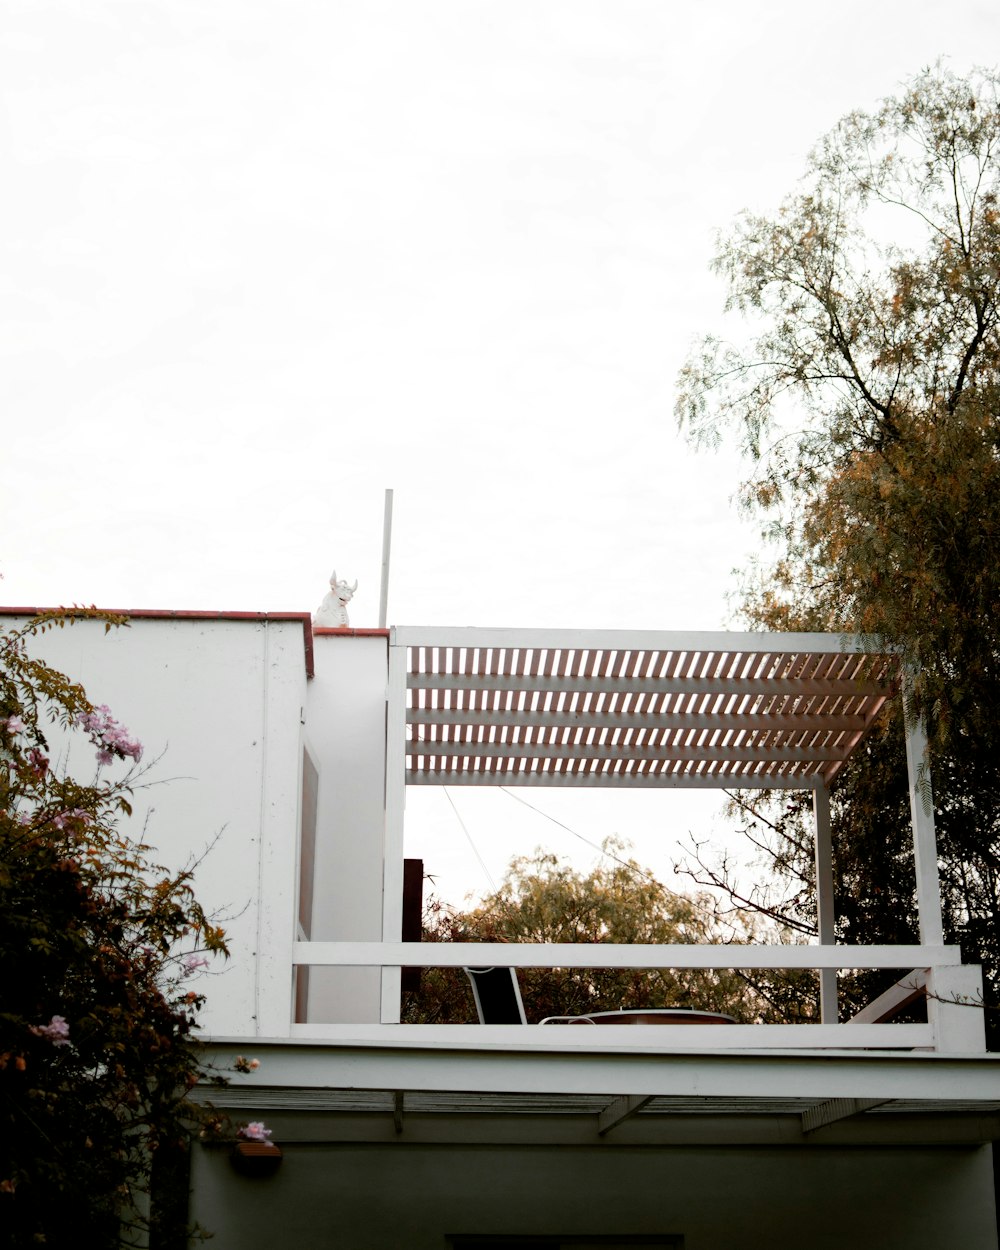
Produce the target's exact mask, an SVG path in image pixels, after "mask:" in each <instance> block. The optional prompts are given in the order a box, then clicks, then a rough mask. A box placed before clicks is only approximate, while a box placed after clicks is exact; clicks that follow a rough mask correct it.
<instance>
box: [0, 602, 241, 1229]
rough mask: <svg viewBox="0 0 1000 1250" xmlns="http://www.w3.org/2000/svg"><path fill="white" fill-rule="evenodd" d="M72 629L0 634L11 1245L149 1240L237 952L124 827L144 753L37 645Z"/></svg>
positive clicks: (0, 1176) (3, 1055) (0, 1154)
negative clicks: (89, 768) (211, 1005)
mask: <svg viewBox="0 0 1000 1250" xmlns="http://www.w3.org/2000/svg"><path fill="white" fill-rule="evenodd" d="M106 620H107V628H111V626H112V625H113V624H123V623H124V622H123V621H122V619H121V618H113V617H109V618H106ZM65 623H66V617H65V616H62V615H58V614H56V615H53V616H50V617H40V618H36V619H35V620H33V621H31V622H30V623H29V624H28V625H26V626H25V627H23V628H21V629H19V630H16V631H13V632H9V633H7V634H5V635H4V636H2V637H0V985H2V986H3V992H2V998H0V1245H3V1246H8V1247H22V1246H29V1245H36V1244H42V1243H44V1244H46V1245H48V1246H53V1247H62V1246H70V1245H76V1244H79V1240H80V1236H81V1233H83V1235H84V1236H85V1239H86V1242H87V1244H88V1245H91V1246H95V1247H101V1246H118V1245H119V1244H137V1241H136V1238H137V1237H138V1236H139V1235H140V1233H141V1232H144V1231H149V1232H151V1238H152V1239H151V1241H150V1243H149V1244H151V1245H153V1246H155V1245H157V1244H163V1237H164V1235H165V1233H166V1227H165V1226H166V1224H167V1222H168V1221H169V1219H170V1218H172V1217H171V1216H170V1213H168V1212H166V1211H165V1210H161V1209H160V1207H159V1206H158V1204H157V1202H156V1200H155V1195H154V1199H153V1202H152V1205H150V1201H149V1191H150V1177H151V1173H152V1172H153V1171H154V1170H158V1171H163V1172H169V1171H170V1170H171V1167H172V1166H173V1162H174V1160H176V1159H177V1158H179V1157H181V1156H182V1155H183V1153H184V1152H185V1151H186V1150H187V1148H188V1144H189V1138H190V1133H191V1126H192V1124H193V1123H194V1119H195V1112H194V1110H193V1108H192V1107H191V1105H190V1104H189V1103H188V1101H187V1095H188V1093H189V1091H190V1090H191V1089H192V1087H193V1086H194V1084H195V1083H196V1082H197V1080H198V1078H199V1064H198V1057H197V1052H196V1050H195V1049H194V1048H193V1047H192V1046H191V1045H190V1038H191V1032H192V1029H193V1027H194V1024H195V1018H196V1015H197V1012H198V1009H199V1007H200V1006H201V1004H202V1001H203V996H202V995H201V993H199V992H198V991H197V990H196V989H194V988H192V985H191V977H192V976H193V975H194V974H195V973H196V972H197V970H198V969H199V968H200V967H202V966H205V965H207V964H208V962H209V959H210V958H211V957H212V956H213V955H216V954H222V955H224V954H225V953H226V947H225V941H224V935H223V933H222V930H221V929H219V928H217V927H215V926H214V925H213V924H212V923H211V922H210V921H209V919H208V918H207V917H206V915H205V913H204V912H203V911H202V909H201V907H200V906H199V904H198V903H197V901H196V899H195V897H194V894H193V892H192V887H191V873H190V871H182V872H173V873H171V872H168V871H166V870H165V869H163V868H161V867H159V866H157V865H156V863H155V861H154V860H153V859H152V857H151V851H150V848H149V847H147V846H145V845H142V844H139V843H136V842H134V841H132V840H131V839H130V838H128V837H127V836H126V835H125V834H123V833H122V832H121V831H120V830H119V827H118V826H119V822H120V821H121V820H122V819H123V818H124V817H126V816H127V815H128V814H129V812H130V810H131V809H130V806H129V795H130V787H131V786H132V785H134V784H135V781H136V776H137V774H136V771H135V766H136V764H137V763H138V760H139V757H140V753H141V747H140V744H139V743H138V742H136V741H134V740H133V739H132V738H131V737H130V735H129V734H128V732H127V731H126V730H125V729H124V728H123V727H122V726H121V725H119V724H118V723H117V722H116V721H115V719H114V718H113V716H112V715H111V713H110V711H109V710H108V709H107V708H106V707H95V706H94V704H93V703H91V701H90V700H89V699H88V697H87V695H86V693H85V692H84V690H83V689H82V688H81V687H80V686H79V685H77V684H75V683H74V682H72V681H70V680H69V678H67V677H65V676H64V675H63V674H61V673H59V672H57V671H55V670H54V669H52V668H51V667H49V666H48V665H46V664H45V663H44V662H43V661H41V660H39V659H37V658H33V657H32V655H31V654H30V652H29V647H28V643H29V642H30V641H31V639H33V638H34V637H36V636H37V635H38V634H40V633H42V632H44V631H45V630H47V629H50V628H53V627H54V626H60V627H61V626H63V625H64V624H65ZM50 726H51V728H50ZM53 735H58V736H59V737H60V739H62V737H63V736H64V735H68V736H70V737H71V738H72V737H74V736H75V737H77V738H83V739H85V740H89V742H90V743H91V744H92V745H93V747H94V749H95V751H96V756H97V758H96V769H95V773H94V775H92V776H90V777H89V778H88V779H86V780H80V779H78V778H76V777H74V776H72V775H71V774H69V773H68V772H66V771H65V770H59V769H57V768H55V767H54V766H53V763H52V754H53V752H52V748H51V747H50V743H49V737H50V736H53ZM53 741H55V738H54V737H53ZM121 762H126V763H129V764H130V765H131V771H127V772H124V773H122V770H121V767H120V764H121ZM158 1238H159V1240H158Z"/></svg>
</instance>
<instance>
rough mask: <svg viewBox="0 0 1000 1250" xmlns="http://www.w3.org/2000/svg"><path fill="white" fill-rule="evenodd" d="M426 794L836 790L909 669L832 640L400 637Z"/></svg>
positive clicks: (493, 634) (413, 748)
mask: <svg viewBox="0 0 1000 1250" xmlns="http://www.w3.org/2000/svg"><path fill="white" fill-rule="evenodd" d="M392 645H394V646H396V647H403V648H405V649H406V688H407V710H406V722H407V729H406V737H407V741H406V763H407V769H406V780H407V781H408V782H409V783H410V784H415V785H487V786H488V785H510V786H609V787H651V788H652V787H716V788H721V787H727V788H740V787H744V788H746V787H754V788H782V789H798V788H807V787H812V786H815V785H816V784H818V783H820V782H822V783H824V784H827V785H828V784H829V783H830V782H831V781H832V780H833V778H834V777H835V776H836V774H837V772H838V771H839V770H840V768H841V767H842V766H843V763H844V761H845V760H846V759H847V757H848V756H849V755H850V753H851V752H852V751H853V750H854V748H855V747H856V746H857V745H858V743H859V742H860V741H861V739H862V738H863V736H864V734H865V732H866V731H867V730H868V729H869V727H870V726H871V724H872V722H873V720H874V718H875V717H876V715H877V714H878V712H879V710H880V708H881V707H882V706H883V704H884V703H885V701H886V699H887V698H889V697H890V696H891V695H892V694H893V693H894V692H895V690H896V688H897V684H898V672H899V660H898V657H897V656H894V655H891V654H886V653H885V652H872V651H869V650H867V649H865V648H864V647H863V646H862V644H861V643H860V641H859V640H857V639H854V638H844V637H841V636H839V635H828V634H739V633H728V632H725V633H721V632H720V633H711V634H705V633H700V634H677V633H647V632H641V633H639V632H635V633H633V632H627V633H623V632H620V631H615V632H609V631H579V630H566V631H560V630H500V629H496V630H484V629H434V628H420V629H416V628H414V629H410V628H397V629H396V630H394V631H393V633H392Z"/></svg>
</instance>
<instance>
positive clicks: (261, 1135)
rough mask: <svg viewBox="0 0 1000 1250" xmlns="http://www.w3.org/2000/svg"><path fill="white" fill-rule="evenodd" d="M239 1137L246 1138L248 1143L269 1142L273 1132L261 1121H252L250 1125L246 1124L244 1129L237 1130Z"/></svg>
mask: <svg viewBox="0 0 1000 1250" xmlns="http://www.w3.org/2000/svg"><path fill="white" fill-rule="evenodd" d="M236 1136H237V1137H245V1138H246V1140H247V1141H267V1139H268V1138H269V1137H270V1136H271V1130H270V1129H269V1128H265V1127H264V1125H263V1123H262V1122H261V1121H260V1120H251V1121H250V1123H249V1124H244V1125H243V1127H242V1128H238V1129H237V1130H236Z"/></svg>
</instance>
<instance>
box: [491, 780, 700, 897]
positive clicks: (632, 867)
mask: <svg viewBox="0 0 1000 1250" xmlns="http://www.w3.org/2000/svg"><path fill="white" fill-rule="evenodd" d="M497 789H498V790H502V791H503V793H504V794H506V795H507V797H508V798H510V799H516V800H517V802H518V803H523V804H524V806H525V807H530V808H531V810H532V811H533V812H537V813H538V815H539V816H544V817H545V819H546V820H551V821H552V823H553V824H554V825H558V826H559V828H560V829H565V830H566V832H567V833H571V834H572V835H573V837H574V838H579V839H580V841H581V842H585V843H586V844H587V846H589V847H592V848H593V849H594V850H595V851H599V852H600V854H601V855H606V856H607V857H608V859H613V860H614V861H615V863H616V864H621V866H622V867H623V868H627V869H628V870H629V872H632V873H637V874H640V875H642V876H643V877H645V878H646V880H647V881H650V882H652V884H653V885H655V886H657V887H658V888H659V889H661V890H663V891H664V892H665V893H666V894H672V895H674V896H675V897H680V896H679V895H678V892H677V891H676V890H671V889H669V888H668V887H667V886H665V885H664V884H663V882H662V881H660V880H659V879H658V878H656V877H654V876H653V874H652V873H651V872H650V871H649V870H648V869H646V868H643V867H642V866H641V865H640V864H635V863H632V862H630V861H629V860H627V859H622V858H621V857H620V856H619V855H616V854H615V853H614V851H609V850H608V849H607V848H606V847H604V846H601V845H600V844H599V843H597V842H591V840H590V839H589V838H585V837H584V836H583V834H582V833H577V831H576V830H575V829H571V828H570V827H569V825H564V824H563V822H562V821H561V820H557V819H556V818H555V816H550V815H549V813H548V812H543V811H542V809H541V808H540V807H535V805H534V804H533V803H529V802H528V800H527V799H522V798H521V796H520V795H519V794H514V793H513V792H512V791H510V790H508V789H507V787H506V786H497ZM685 897H686V896H685Z"/></svg>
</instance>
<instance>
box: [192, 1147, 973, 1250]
mask: <svg viewBox="0 0 1000 1250" xmlns="http://www.w3.org/2000/svg"><path fill="white" fill-rule="evenodd" d="M405 1131H406V1130H405V1128H404V1133H403V1136H402V1137H401V1138H399V1139H398V1140H397V1142H395V1143H393V1144H387V1145H381V1146H375V1145H366V1146H358V1145H357V1144H356V1143H353V1144H350V1143H346V1142H337V1141H331V1142H329V1143H328V1144H326V1145H324V1146H316V1145H307V1144H301V1145H295V1144H292V1145H288V1146H287V1147H286V1149H285V1158H284V1160H283V1162H282V1164H281V1168H280V1170H279V1171H278V1173H277V1174H276V1175H275V1176H273V1177H270V1178H267V1179H248V1178H245V1177H241V1176H239V1175H237V1174H236V1172H235V1171H234V1170H233V1168H232V1166H231V1164H230V1163H229V1159H228V1154H227V1152H226V1150H225V1149H220V1148H214V1149H213V1148H208V1149H206V1148H205V1147H201V1146H196V1147H195V1150H194V1176H193V1182H194V1185H193V1187H194V1194H195V1200H194V1206H193V1211H192V1215H193V1216H194V1217H195V1218H196V1219H197V1220H198V1221H199V1223H200V1224H201V1225H202V1226H203V1227H204V1228H206V1229H207V1230H208V1231H210V1232H211V1233H212V1234H213V1240H212V1243H211V1244H212V1246H213V1247H214V1248H215V1250H244V1248H245V1247H246V1246H247V1245H250V1244H274V1245H298V1246H308V1247H310V1250H401V1248H402V1247H405V1248H406V1250H446V1247H447V1242H446V1241H445V1235H446V1234H448V1233H464V1234H480V1235H483V1234H494V1235H497V1234H506V1235H521V1236H527V1235H531V1234H536V1235H545V1234H548V1235H559V1234H563V1235H567V1234H576V1235H581V1236H586V1235H588V1234H589V1235H592V1236H593V1235H603V1236H615V1235H618V1236H621V1237H622V1238H623V1239H624V1238H627V1237H628V1236H629V1235H637V1234H653V1233H673V1234H680V1235H682V1236H683V1238H684V1241H683V1245H684V1250H803V1248H804V1247H808V1248H809V1250H843V1247H845V1246H850V1247H851V1250H923V1248H925V1247H926V1248H928V1250H929V1248H930V1247H941V1248H942V1250H996V1247H997V1236H996V1220H995V1211H994V1200H993V1174H992V1160H991V1152H990V1147H989V1146H985V1147H982V1146H981V1147H947V1148H934V1147H920V1146H912V1147H888V1148H877V1149H876V1148H865V1147H843V1146H841V1147H808V1148H784V1149H776V1148H772V1147H767V1146H754V1147H742V1148H738V1147H726V1146H719V1147H713V1148H684V1147H679V1146H674V1147H644V1148H629V1147H614V1146H611V1145H600V1144H598V1145H595V1146H593V1147H586V1146H577V1147H571V1148H565V1147H562V1148H560V1147H556V1146H538V1147H523V1146H522V1147H519V1148H512V1147H509V1146H502V1145H496V1146H488V1145H478V1146H472V1147H470V1146H468V1145H459V1144H455V1143H452V1144H420V1145H408V1144H407V1143H406V1141H405Z"/></svg>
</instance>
